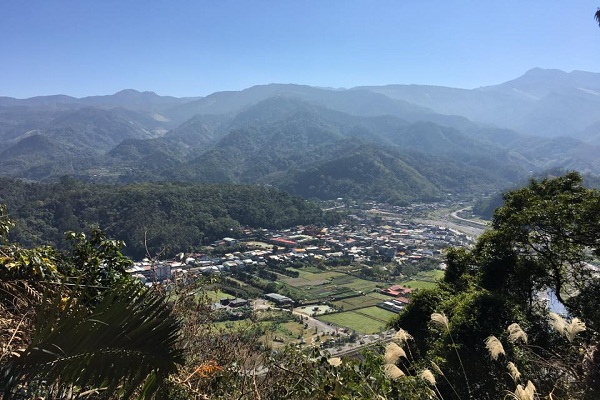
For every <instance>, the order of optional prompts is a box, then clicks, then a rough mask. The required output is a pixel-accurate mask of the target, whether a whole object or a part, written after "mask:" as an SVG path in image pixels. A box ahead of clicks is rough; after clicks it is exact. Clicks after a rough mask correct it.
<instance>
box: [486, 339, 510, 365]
mask: <svg viewBox="0 0 600 400" xmlns="http://www.w3.org/2000/svg"><path fill="white" fill-rule="evenodd" d="M485 347H486V348H487V349H488V352H489V353H490V357H492V359H493V360H497V359H498V356H500V354H502V355H504V354H505V353H504V346H502V342H500V340H498V338H497V337H496V336H493V335H492V336H489V337H488V338H487V339H485Z"/></svg>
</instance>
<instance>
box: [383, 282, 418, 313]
mask: <svg viewBox="0 0 600 400" xmlns="http://www.w3.org/2000/svg"><path fill="white" fill-rule="evenodd" d="M381 293H383V294H385V295H388V296H391V297H392V299H391V300H386V301H382V302H381V303H379V304H377V307H380V308H383V309H385V310H388V311H392V312H395V313H396V314H398V313H400V311H402V310H403V309H404V307H405V306H406V305H407V304H408V303H410V296H411V295H412V289H411V288H408V287H405V286H402V285H393V286H390V287H388V288H386V289H382V290H381Z"/></svg>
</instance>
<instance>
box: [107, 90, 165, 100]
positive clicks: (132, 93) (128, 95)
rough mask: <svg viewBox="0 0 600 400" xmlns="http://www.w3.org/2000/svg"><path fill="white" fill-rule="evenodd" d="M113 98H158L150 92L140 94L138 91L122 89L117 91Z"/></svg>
mask: <svg viewBox="0 0 600 400" xmlns="http://www.w3.org/2000/svg"><path fill="white" fill-rule="evenodd" d="M113 96H115V97H121V98H133V97H140V96H147V97H148V96H152V97H154V96H156V97H159V96H158V95H157V94H156V93H154V92H150V91H145V92H140V91H139V90H135V89H123V90H121V91H118V92H117V93H115V94H114V95H113Z"/></svg>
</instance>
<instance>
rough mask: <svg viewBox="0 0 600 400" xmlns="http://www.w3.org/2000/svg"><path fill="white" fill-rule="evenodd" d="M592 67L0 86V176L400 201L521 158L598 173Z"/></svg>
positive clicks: (522, 163)
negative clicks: (284, 80)
mask: <svg viewBox="0 0 600 400" xmlns="http://www.w3.org/2000/svg"><path fill="white" fill-rule="evenodd" d="M599 145H600V74H596V73H590V72H581V71H573V72H570V73H566V72H563V71H558V70H543V69H539V68H536V69H533V70H530V71H528V72H527V73H525V74H524V75H523V76H521V77H518V78H516V79H514V80H511V81H508V82H505V83H502V84H499V85H495V86H488V87H482V88H478V89H473V90H465V89H455V88H449V87H442V86H425V85H386V86H370V87H356V88H352V89H347V90H334V89H324V88H316V87H310V86H303V85H290V84H271V85H261V86H254V87H251V88H248V89H245V90H242V91H235V92H217V93H213V94H211V95H209V96H206V97H200V98H175V97H169V96H159V95H156V94H155V93H152V92H143V93H141V92H137V91H135V90H123V91H120V92H118V93H116V94H114V95H111V96H91V97H85V98H81V99H77V98H74V97H69V96H61V95H57V96H44V97H34V98H30V99H21V100H19V99H13V98H8V97H2V98H0V168H1V169H0V171H1V174H2V175H4V176H10V177H16V178H26V179H30V180H39V181H47V180H50V181H52V180H56V179H57V178H58V177H60V176H62V175H74V176H77V177H79V178H82V179H85V180H91V181H100V182H139V181H148V180H151V181H156V180H178V181H193V182H211V183H215V182H218V183H245V184H246V183H250V184H252V183H258V184H269V185H275V186H278V187H281V188H283V189H285V190H287V191H289V192H291V193H294V194H299V195H302V196H305V197H309V198H312V197H316V198H335V197H346V196H353V197H357V198H374V199H380V200H387V201H394V202H406V201H413V200H432V199H436V198H441V197H443V196H445V195H446V194H447V193H463V194H464V193H473V194H474V193H480V192H481V191H488V190H492V189H494V188H499V187H504V186H506V185H509V184H510V183H511V182H515V181H516V180H518V179H521V178H522V177H524V176H527V175H528V174H530V173H531V171H540V170H543V169H547V168H556V167H559V168H566V169H577V170H580V171H582V172H586V173H592V174H599V173H600V160H599V159H598V157H597V154H598V150H600V147H599Z"/></svg>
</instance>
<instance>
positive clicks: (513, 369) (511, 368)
mask: <svg viewBox="0 0 600 400" xmlns="http://www.w3.org/2000/svg"><path fill="white" fill-rule="evenodd" d="M507 368H508V373H509V374H510V376H511V378H512V379H513V381H515V383H516V382H518V381H519V379H521V372H519V370H518V369H517V366H516V365H515V364H514V363H513V362H512V361H509V363H508V365H507Z"/></svg>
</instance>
